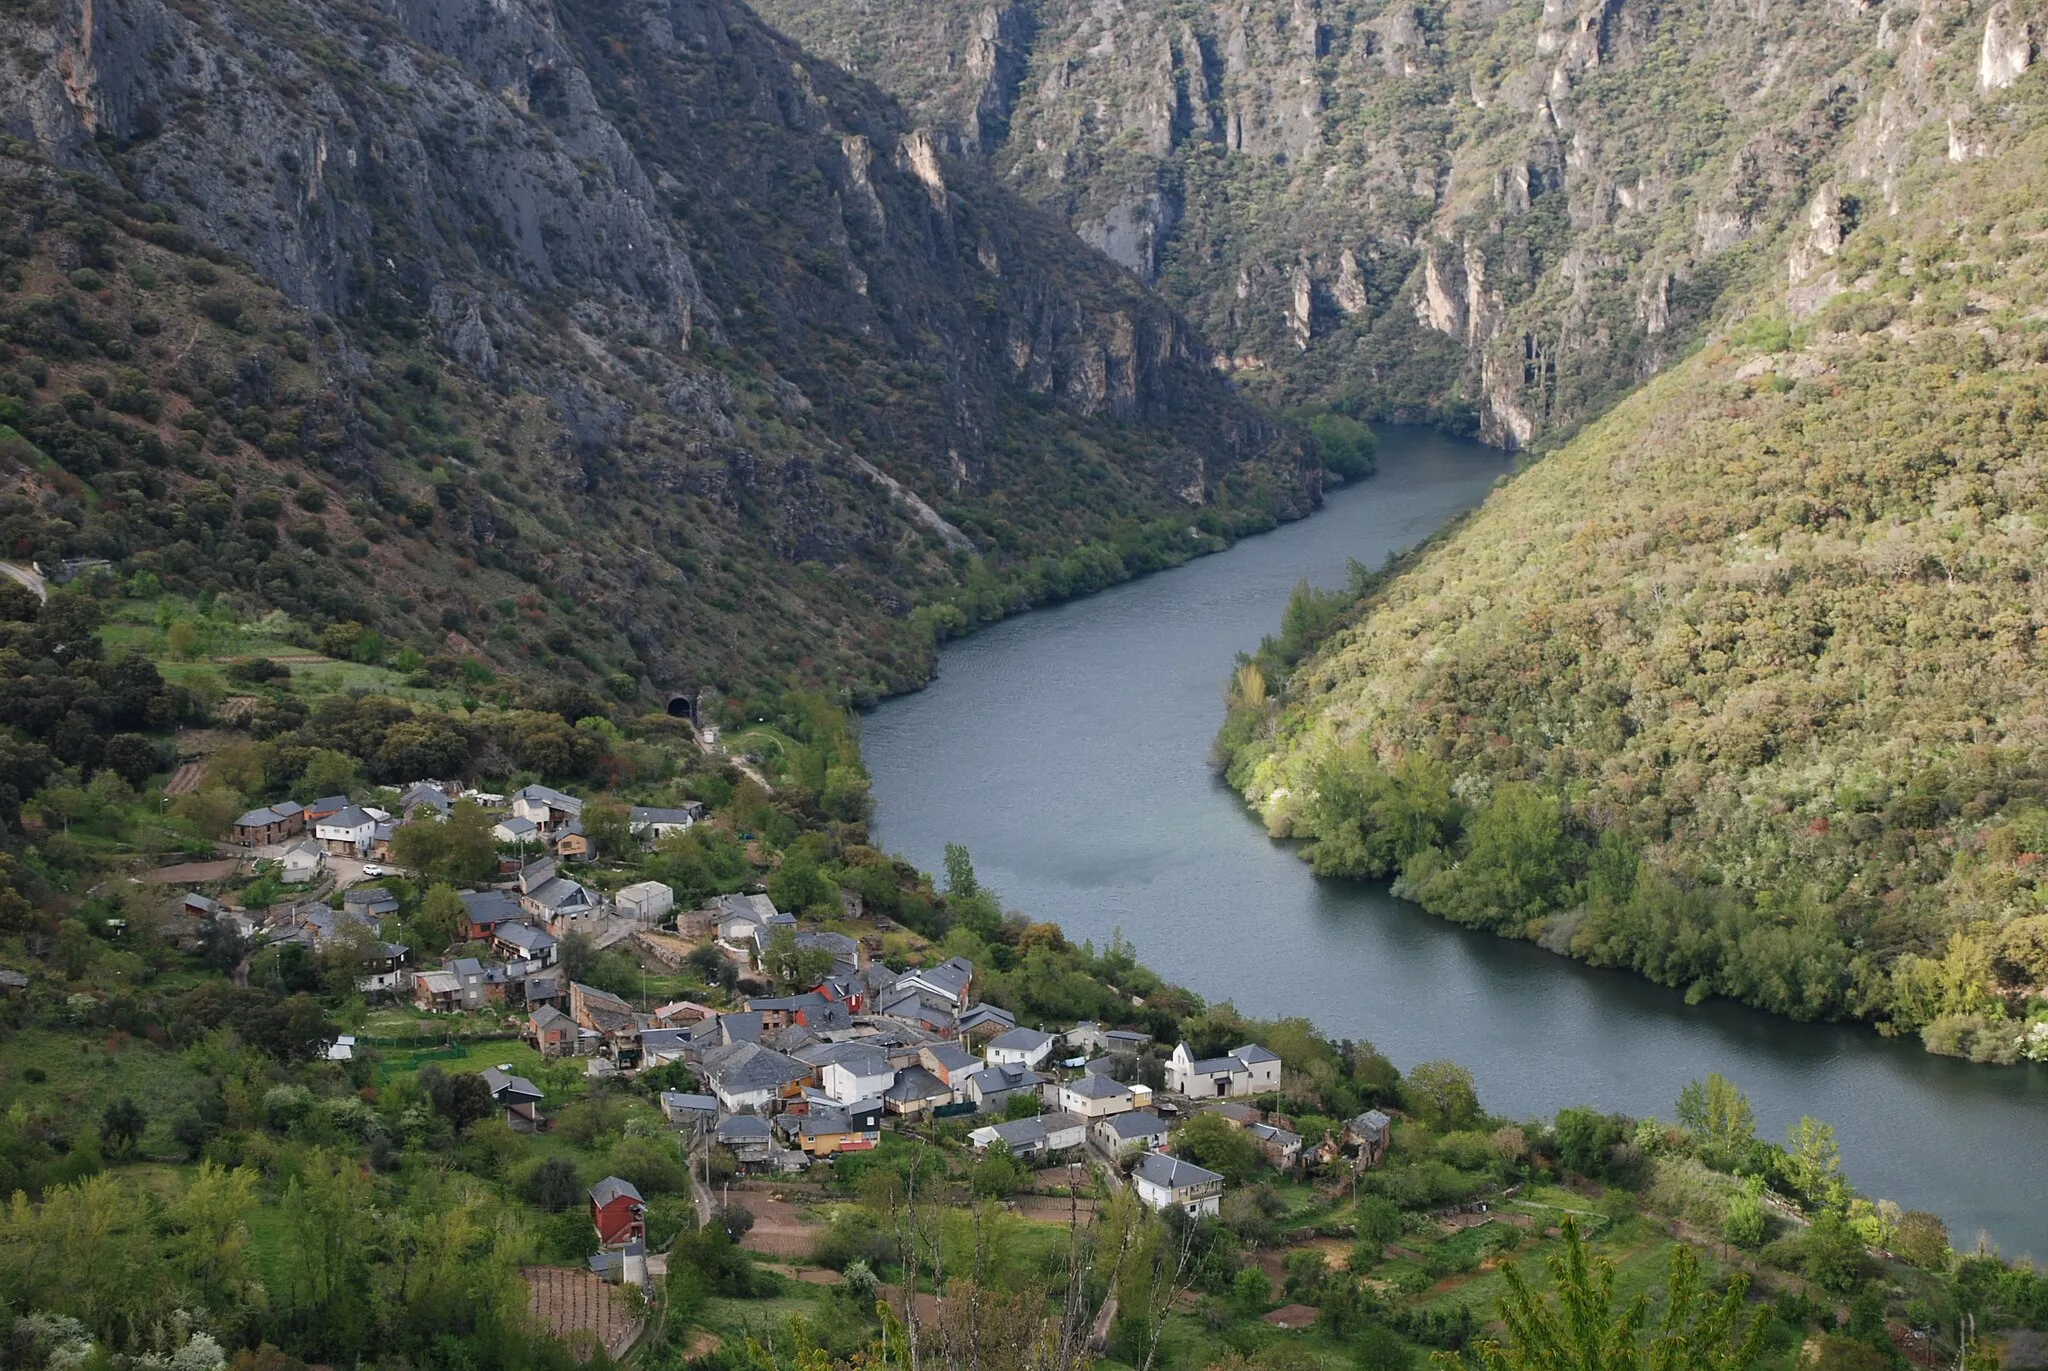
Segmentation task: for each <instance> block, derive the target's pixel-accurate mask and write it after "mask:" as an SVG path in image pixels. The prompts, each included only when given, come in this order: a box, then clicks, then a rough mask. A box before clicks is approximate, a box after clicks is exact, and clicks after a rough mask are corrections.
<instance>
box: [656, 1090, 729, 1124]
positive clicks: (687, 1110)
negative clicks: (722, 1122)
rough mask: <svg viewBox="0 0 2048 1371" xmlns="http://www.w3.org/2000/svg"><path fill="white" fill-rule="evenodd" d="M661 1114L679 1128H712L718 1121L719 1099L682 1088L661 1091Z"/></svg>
mask: <svg viewBox="0 0 2048 1371" xmlns="http://www.w3.org/2000/svg"><path fill="white" fill-rule="evenodd" d="M661 1116H662V1117H663V1118H665V1119H667V1120H668V1121H669V1122H670V1123H672V1124H674V1125H675V1126H676V1127H678V1128H697V1127H703V1128H711V1127H715V1126H716V1125H717V1123H718V1100H717V1099H716V1098H715V1097H714V1096H711V1095H689V1094H685V1093H683V1092H682V1091H680V1090H664V1091H662V1092H661Z"/></svg>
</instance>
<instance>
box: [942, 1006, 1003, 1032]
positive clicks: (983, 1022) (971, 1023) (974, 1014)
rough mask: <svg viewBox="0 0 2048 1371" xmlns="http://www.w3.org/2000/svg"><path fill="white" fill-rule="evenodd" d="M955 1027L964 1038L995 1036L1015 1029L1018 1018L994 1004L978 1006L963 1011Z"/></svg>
mask: <svg viewBox="0 0 2048 1371" xmlns="http://www.w3.org/2000/svg"><path fill="white" fill-rule="evenodd" d="M955 1026H956V1027H957V1028H958V1030H959V1032H960V1036H961V1037H963V1038H967V1037H979V1036H981V1035H983V1034H988V1035H991V1036H993V1035H995V1034H998V1033H1003V1032H1007V1031H1008V1030H1010V1029H1012V1028H1015V1027H1016V1026H1017V1016H1016V1015H1015V1014H1012V1013H1011V1012H1010V1011H1009V1010H1007V1009H1001V1008H998V1007H997V1006H995V1005H992V1004H977V1005H972V1006H970V1007H968V1008H967V1009H965V1010H962V1011H961V1013H960V1015H959V1019H958V1022H957V1024H956V1025H955Z"/></svg>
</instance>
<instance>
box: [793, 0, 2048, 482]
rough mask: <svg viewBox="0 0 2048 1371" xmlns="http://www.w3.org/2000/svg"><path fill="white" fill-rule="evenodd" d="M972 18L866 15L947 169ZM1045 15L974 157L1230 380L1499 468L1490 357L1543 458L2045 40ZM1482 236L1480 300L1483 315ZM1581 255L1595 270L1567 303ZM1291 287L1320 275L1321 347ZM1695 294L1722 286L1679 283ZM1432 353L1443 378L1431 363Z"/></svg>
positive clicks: (1842, 16)
mask: <svg viewBox="0 0 2048 1371" xmlns="http://www.w3.org/2000/svg"><path fill="white" fill-rule="evenodd" d="M763 3H764V4H765V5H766V7H767V8H768V10H769V12H770V13H771V14H772V15H774V16H775V17H776V19H777V20H778V22H784V23H787V24H788V25H789V26H790V28H791V30H792V31H793V32H796V33H798V34H800V35H802V36H803V37H804V38H805V39H806V40H807V41H817V42H821V43H824V44H826V45H828V46H830V45H832V44H834V43H844V42H845V39H844V29H845V27H846V18H845V15H846V13H847V12H846V11H844V10H843V9H834V8H829V7H826V6H824V5H822V4H821V3H819V2H818V0H763ZM967 3H969V0H921V2H920V3H918V4H915V5H912V4H908V3H901V0H891V2H890V3H883V4H880V5H877V6H873V7H869V8H868V9H865V10H863V11H862V20H861V23H862V24H863V25H864V26H865V27H866V28H867V29H868V30H870V37H869V39H868V41H867V42H866V44H865V48H864V51H866V52H867V53H870V54H887V56H886V57H874V58H870V59H868V60H869V65H868V66H866V67H865V68H864V70H865V71H867V72H868V74H871V75H873V76H875V77H876V79H878V80H881V81H883V82H884V83H885V84H886V85H888V86H889V87H890V88H891V89H894V90H897V91H899V92H901V93H902V94H904V95H905V97H906V98H908V99H910V100H912V101H913V102H915V103H916V104H917V105H918V107H919V108H920V109H921V110H925V111H927V112H929V113H930V114H931V115H932V117H934V118H935V119H941V120H943V121H946V122H949V123H950V124H951V125H952V126H953V127H956V128H959V129H960V130H962V132H961V134H960V136H961V137H962V139H963V141H968V140H969V139H970V137H971V134H972V129H973V127H974V126H973V125H972V124H971V122H970V121H969V120H968V119H967V116H966V109H967V101H965V100H964V99H961V98H956V97H953V96H950V95H947V94H946V93H945V91H946V89H947V87H946V83H945V82H944V81H942V80H936V79H934V78H933V77H931V76H930V75H929V74H928V73H930V72H933V71H942V70H945V69H947V68H948V66H949V65H951V66H957V67H959V68H960V69H961V70H963V71H964V70H967V69H969V68H971V67H972V66H973V65H974V64H973V63H971V62H967V61H966V60H965V59H964V58H954V57H951V56H949V55H948V51H947V49H948V47H949V46H950V45H956V44H957V45H958V46H957V47H955V48H953V50H954V51H958V52H962V53H964V52H966V51H967V50H968V48H969V47H970V46H971V40H970V38H969V34H968V30H969V28H970V27H971V26H970V25H969V24H968V23H967V22H966V16H967V13H968V12H967V11H966V10H965V9H964V8H958V9H956V8H955V7H956V6H961V7H964V6H965V5H966V4H967ZM976 12H977V13H978V11H976ZM1033 13H1034V16H1035V22H1034V28H1033V31H1032V36H1031V40H1030V48H1031V51H1030V60H1029V71H1028V73H1027V74H1026V76H1025V77H1024V79H1023V80H1022V82H1021V84H1020V86H1019V88H1018V95H1017V99H1016V102H1015V105H1014V107H1013V108H1012V109H1011V111H1010V113H1009V116H1008V117H1009V121H1010V122H1009V128H1010V132H1009V135H1008V136H1007V138H1006V139H1004V140H1003V141H1002V142H1001V144H1000V145H999V146H997V147H995V148H994V149H993V150H992V151H991V152H990V153H989V154H988V155H989V159H990V161H991V163H992V164H993V165H994V167H995V168H996V169H998V170H999V171H1000V172H1001V173H1002V175H1003V176H1004V177H1005V179H1006V181H1007V182H1008V183H1010V184H1013V185H1015V186H1017V187H1018V188H1020V189H1021V190H1022V191H1023V192H1024V193H1025V194H1027V195H1029V196H1030V197H1032V198H1034V199H1036V200H1038V201H1039V202H1040V203H1042V204H1045V205H1047V206H1049V207H1051V208H1053V209H1054V210H1056V211H1057V212H1058V213H1060V214H1061V215H1063V216H1064V217H1066V218H1067V220H1068V221H1069V222H1070V223H1072V224H1074V225H1075V226H1076V228H1077V230H1079V231H1080V232H1081V234H1082V235H1083V237H1084V238H1086V239H1087V240H1088V241H1089V242H1091V243H1094V244H1096V245H1098V246H1099V247H1101V248H1102V249H1103V250H1104V251H1105V252H1108V253H1110V254H1111V255H1112V256H1113V257H1114V258H1115V259H1116V260H1117V261H1119V262H1121V263H1123V264H1125V265H1126V266H1128V267H1130V268H1131V269H1132V270H1134V271H1137V272H1139V273H1140V274H1141V275H1142V276H1143V277H1144V278H1145V279H1148V280H1157V281H1159V282H1162V283H1164V285H1165V288H1166V289H1168V290H1170V291H1171V292H1172V293H1173V298H1174V299H1175V301H1176V303H1178V304H1179V305H1180V306H1181V307H1182V309H1183V310H1184V311H1185V312H1186V313H1187V314H1188V315H1189V317H1190V318H1191V319H1192V320H1193V321H1194V322H1195V323H1196V324H1197V325H1198V326H1199V327H1200V328H1201V329H1202V331H1203V332H1204V333H1205V334H1206V335H1207V336H1209V338H1210V339H1211V341H1212V342H1213V343H1214V344H1215V351H1216V353H1217V354H1218V355H1221V356H1224V357H1227V358H1230V359H1233V363H1232V364H1233V366H1235V360H1234V359H1238V358H1257V359H1260V360H1261V362H1262V365H1261V366H1260V367H1258V368H1249V369H1240V371H1239V379H1240V382H1241V384H1245V385H1249V386H1253V387H1255V388H1256V389H1257V390H1258V391H1259V392H1260V393H1261V394H1262V395H1263V396H1264V397H1265V398H1268V399H1271V400H1275V401H1282V402H1286V403H1314V402H1318V401H1329V400H1344V401H1346V402H1347V403H1348V404H1350V405H1352V406H1354V407H1359V408H1363V409H1366V410H1368V411H1374V412H1378V413H1382V414H1388V415H1400V416H1404V417H1434V418H1438V419H1441V420H1445V421H1450V422H1459V423H1466V424H1473V425H1478V424H1486V425H1488V426H1489V427H1490V428H1497V429H1498V431H1499V432H1501V433H1503V434H1506V435H1508V436H1509V438H1510V440H1514V439H1513V435H1514V434H1515V433H1516V432H1518V431H1520V430H1522V429H1524V428H1525V427H1528V425H1524V424H1523V423H1521V422H1520V420H1516V421H1515V422H1512V423H1511V422H1509V421H1508V417H1507V416H1506V412H1505V411H1504V410H1503V411H1502V412H1501V416H1502V417H1501V418H1500V419H1499V422H1498V423H1497V424H1496V423H1495V422H1494V421H1492V420H1488V419H1486V417H1485V414H1486V405H1485V404H1482V405H1479V406H1476V407H1475V406H1473V405H1472V404H1471V403H1470V397H1474V396H1480V395H1485V394H1496V395H1498V394H1504V393H1505V391H1504V387H1506V386H1507V385H1508V383H1509V382H1510V381H1511V380H1512V378H1513V377H1514V376H1515V375H1516V374H1518V373H1519V371H1520V370H1522V369H1523V368H1522V367H1521V366H1520V365H1519V364H1518V363H1515V362H1513V361H1512V360H1510V361H1507V362H1496V363H1494V364H1492V370H1491V372H1489V370H1488V365H1489V364H1488V363H1487V361H1486V358H1487V357H1488V356H1489V355H1490V351H1489V350H1490V349H1491V348H1492V347H1493V345H1494V342H1495V340H1497V339H1507V340H1519V339H1521V338H1523V337H1524V336H1530V337H1538V338H1543V339H1548V340H1550V341H1549V342H1547V343H1546V344H1544V346H1543V355H1544V366H1545V367H1546V368H1548V369H1550V370H1552V371H1554V373H1555V375H1556V377H1557V385H1556V387H1555V389H1554V392H1553V393H1552V403H1551V404H1549V405H1548V406H1547V407H1545V406H1535V405H1523V406H1521V407H1520V411H1521V413H1522V415H1523V417H1525V418H1527V419H1528V420H1529V421H1530V423H1531V424H1532V425H1533V428H1530V429H1529V431H1530V437H1529V439H1528V441H1531V442H1537V441H1542V440H1544V439H1545V437H1546V436H1547V435H1549V434H1553V433H1555V432H1558V431H1560V430H1562V429H1564V428H1568V427H1570V426H1572V425H1574V424H1577V423H1579V422H1582V421H1583V420H1584V419H1585V418H1586V417H1588V416H1589V415H1590V414H1591V413H1593V412H1595V411H1596V410H1597V409H1598V408H1600V407H1601V406H1602V405H1604V404H1605V403H1607V402H1608V401H1609V400H1611V399H1612V398H1613V397H1614V396H1616V395H1619V394H1621V393H1623V392H1624V391H1625V390H1626V389H1627V388H1628V387H1630V386H1632V385H1634V384H1636V383H1637V382H1638V381H1639V380H1640V379H1641V378H1642V377H1643V376H1645V375H1648V374H1650V373H1652V372H1654V371H1655V370H1657V369H1658V368H1659V367H1661V366H1663V365H1665V364H1666V363H1667V362H1668V361H1670V360H1671V359H1673V358H1675V357H1677V356H1680V355H1682V354H1683V352H1684V351H1685V348H1686V346H1687V344H1688V343H1689V342H1690V341H1691V340H1692V339H1694V338H1695V337H1696V336H1697V334H1698V331H1699V330H1700V329H1701V328H1703V327H1704V326H1706V324H1707V322H1708V320H1709V319H1710V318H1711V317H1712V307H1713V303H1714V300H1715V299H1716V298H1717V295H1718V293H1719V292H1720V291H1721V290H1723V289H1729V288H1732V286H1733V282H1732V281H1731V280H1730V279H1729V274H1730V273H1731V272H1732V273H1737V274H1742V275H1743V276H1744V277H1745V279H1751V278H1750V274H1751V273H1757V272H1760V271H1762V270H1764V266H1763V264H1765V263H1769V264H1771V265H1770V267H1769V270H1770V272H1771V274H1775V272H1776V270H1777V269H1778V268H1779V267H1780V266H1782V265H1783V264H1784V263H1785V261H1786V256H1785V254H1786V253H1788V252H1789V251H1790V249H1791V247H1792V245H1793V243H1794V242H1795V241H1796V240H1798V239H1799V238H1801V237H1802V236H1803V235H1804V234H1805V233H1806V232H1807V228H1808V225H1807V223H1806V219H1805V216H1806V214H1807V211H1808V209H1809V207H1810V206H1811V205H1812V204H1813V201H1814V197H1815V195H1816V193H1817V191H1818V189H1819V187H1820V185H1821V184H1822V183H1823V182H1826V181H1829V180H1831V179H1832V180H1834V181H1835V182H1836V183H1837V184H1838V185H1839V187H1840V193H1841V194H1842V195H1843V196H1845V197H1849V198H1855V197H1856V196H1857V195H1859V194H1860V195H1862V196H1863V197H1864V198H1866V199H1868V200H1869V201H1870V202H1871V203H1873V204H1877V203H1883V204H1885V205H1886V206H1887V207H1888V208H1889V207H1893V206H1895V203H1896V196H1897V195H1898V193H1899V188H1900V186H1901V185H1903V178H1904V176H1905V174H1906V172H1907V168H1908V166H1909V164H1910V160H1911V158H1912V156H1913V155H1914V153H1913V149H1914V148H1915V147H1916V146H1921V144H1920V143H1919V142H1918V140H1919V137H1920V135H1921V134H1922V133H1923V132H1926V131H1930V130H1931V129H1939V128H1941V127H1942V125H1943V123H1944V121H1947V122H1952V123H1953V125H1954V128H1955V134H1954V137H1953V138H1952V139H1951V140H1950V142H1951V145H1952V146H1953V147H1954V148H1956V149H1957V150H1958V151H1959V153H1960V155H1965V156H1970V157H1976V156H1995V155H1996V151H1997V148H1998V146H1999V145H2000V139H2001V138H2005V137H2008V136H2009V134H2010V130H2009V129H2007V128H2006V127H2005V126H2004V125H2002V124H2001V123H2000V122H1999V121H1998V120H1997V119H1995V118H1992V117H1990V116H1988V115H1986V114H1984V113H1982V112H1975V113H1973V112H1971V111H1968V110H1964V111H1962V112H1960V113H1958V112H1957V111H1956V110H1954V109H1952V108H1951V107H1950V106H1951V105H1952V104H1954V103H1955V100H1954V94H1955V90H1956V83H1953V82H1951V78H1952V77H1954V76H1960V75H1961V74H1962V73H1961V72H1960V71H1959V70H1957V64H1958V63H1960V62H1961V61H1962V60H1963V59H1964V57H1965V48H1966V46H1967V49H1968V51H1967V58H1968V61H1969V63H1970V66H1971V67H1972V68H1973V70H1971V71H1970V72H1969V73H1968V76H1967V77H1966V78H1964V79H1965V81H1966V83H1967V87H1968V88H1969V89H1971V90H1972V91H1975V90H1976V89H1978V88H1979V87H1981V88H1982V89H1984V90H2002V89H2007V88H2009V86H2010V84H2011V83H2012V82H2013V81H2015V80H2017V79H2018V78H2019V76H2020V75H2021V74H2022V73H2024V72H2025V71H2026V70H2027V67H2028V64H2029V63H2030V62H2031V61H2032V59H2033V51H2034V44H2035V42H2036V40H2037V38H2038V34H2037V33H2035V32H2033V30H2032V29H2030V28H2029V24H2030V22H2034V21H2032V20H2030V18H2029V14H2030V11H2028V10H2026V9H2025V7H2023V6H2021V5H2019V4H2017V3H2016V2H2015V0H1998V3H1995V4H1994V3H1991V0H1974V2H1973V3H1965V4H1964V5H1962V6H1960V7H1950V8H1947V9H1942V8H1940V7H1935V6H1925V7H1922V8H1921V9H1920V10H1918V11H1909V10H1907V9H1905V8H1904V7H1902V6H1900V5H1896V4H1887V3H1863V2H1862V0H1854V2H1853V3H1845V2H1843V0H1835V2H1834V3H1829V4H1814V5H1764V4H1742V5H1731V4H1726V3H1722V0H1679V3H1676V4H1669V3H1656V4H1653V3H1650V0H1544V3H1543V4H1542V6H1541V9H1540V11H1536V12H1533V13H1532V12H1531V11H1530V10H1528V9H1526V8H1517V7H1512V6H1504V5H1501V4H1498V3H1492V0H1452V2H1451V3H1448V4H1442V5H1418V4H1416V3H1414V0H1373V3H1370V4H1367V5H1363V6H1358V7H1352V8H1349V9H1346V8H1342V7H1335V6H1331V5H1328V4H1318V3H1314V2H1313V0H1205V2H1204V3H1202V4H1200V5H1197V6H1195V7H1193V8H1187V7H1181V8H1176V9H1172V10H1169V9H1167V8H1165V7H1162V6H1157V5H1148V4H1144V3H1123V4H1116V5H1105V4H1099V3H1096V0H1039V3H1038V4H1037V5H1036V6H1035V8H1034V11H1033ZM953 15H959V16H961V17H959V18H952V17H948V16H953ZM1532 19H1533V23H1532ZM876 28H879V29H881V30H884V31H886V34H887V37H885V38H876V37H874V36H873V35H872V30H874V29H876ZM1980 38H1981V40H1982V48H1981V53H1980V52H1979V50H1978V41H1979V39H1980ZM1638 73H1640V77H1638ZM1942 73H1948V75H1942ZM1638 81H1640V82H1641V85H1640V86H1639V85H1638V84H1637V83H1638ZM1944 82H1951V84H1950V85H1949V86H1947V87H1946V88H1945V87H1944ZM1866 181H1867V182H1871V183H1874V184H1872V185H1871V186H1870V187H1868V188H1867V189H1860V190H1859V189H1857V188H1856V187H1858V186H1860V185H1861V183H1864V182H1866ZM1468 242H1469V243H1472V244H1476V245H1478V249H1477V250H1478V252H1479V267H1480V274H1481V275H1482V276H1483V278H1484V279H1485V281H1486V283H1487V285H1486V289H1485V291H1483V292H1482V295H1481V298H1480V307H1479V308H1478V309H1477V311H1475V308H1474V304H1473V300H1472V298H1471V297H1470V292H1469V279H1468V278H1469V277H1470V276H1471V274H1472V273H1471V272H1470V270H1469V269H1468V264H1467V262H1466V260H1465V248H1464V245H1465V244H1466V243H1468ZM1448 245H1455V246H1448ZM1346 254H1349V255H1350V260H1351V262H1352V263H1353V264H1354V266H1353V267H1351V268H1347V267H1346V266H1345V260H1346ZM1568 259H1576V260H1581V261H1586V262H1592V261H1599V262H1603V263H1608V264H1610V265H1608V266H1603V267H1602V268H1600V269H1599V270H1597V271H1594V272H1592V273H1590V274H1581V275H1578V276H1576V277H1574V278H1572V279H1567V276H1566V273H1565V271H1564V267H1565V264H1566V262H1567V260H1568ZM1293 263H1305V264H1306V269H1307V271H1308V274H1309V276H1310V278H1311V290H1310V296H1311V298H1310V308H1309V310H1308V313H1307V315H1306V320H1307V322H1306V324H1304V322H1303V321H1304V314H1303V312H1302V310H1301V309H1300V308H1299V307H1298V295H1299V292H1298V291H1297V289H1296V285H1297V281H1296V273H1295V271H1294V270H1293V267H1292V266H1291V265H1290V264H1293ZM1706 280H1713V281H1715V282H1717V283H1719V284H1716V285H1715V286H1713V287H1712V288H1699V287H1696V286H1694V285H1693V284H1692V283H1695V282H1700V281H1706ZM1495 295H1497V296H1498V299H1499V304H1498V305H1497V306H1495V305H1493V304H1492V303H1491V300H1492V298H1493V297H1494V296H1495ZM1489 311H1491V315H1489ZM1475 312H1476V313H1477V315H1478V318H1477V319H1476V321H1475V318H1474V316H1475ZM1445 340H1454V341H1455V343H1456V346H1457V349H1458V354H1459V355H1458V359H1457V362H1456V364H1455V365H1452V366H1448V367H1446V366H1442V365H1436V364H1435V362H1437V361H1440V360H1441V354H1439V353H1438V352H1437V349H1438V348H1439V347H1440V346H1441V343H1442V342H1443V341H1445ZM1304 341H1305V342H1306V346H1303V343H1304ZM1418 349H1420V350H1422V351H1423V352H1426V353H1427V354H1428V355H1430V356H1431V357H1432V359H1433V364H1432V365H1431V366H1429V367H1426V368H1425V367H1421V366H1418V365H1416V364H1415V361H1414V359H1415V358H1416V357H1417V356H1418V355H1420V354H1419V352H1418ZM1515 350H1516V345H1515V344H1513V343H1510V344H1509V345H1508V351H1509V352H1511V353H1512V352H1514V351H1515ZM1489 377H1491V379H1489ZM1488 403H1491V402H1488ZM1514 441H1519V440H1514Z"/></svg>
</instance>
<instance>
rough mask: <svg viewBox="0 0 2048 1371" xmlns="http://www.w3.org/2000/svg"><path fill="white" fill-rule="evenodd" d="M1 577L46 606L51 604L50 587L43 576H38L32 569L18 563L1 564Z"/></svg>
mask: <svg viewBox="0 0 2048 1371" xmlns="http://www.w3.org/2000/svg"><path fill="white" fill-rule="evenodd" d="M0 576H5V577H6V578H7V579H8V580H10V581H13V582H14V583H15V584H16V585H19V586H21V587H22V588H23V589H25V590H26V591H28V593H29V594H31V595H33V596H35V597H36V599H38V600H41V601H43V602H44V603H46V604H47V603H48V602H49V599H50V587H49V586H48V585H47V584H45V583H44V581H43V578H42V577H41V576H38V575H37V574H36V573H35V572H34V571H33V570H31V569H30V568H28V567H25V566H22V565H20V564H19V563H16V562H0Z"/></svg>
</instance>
